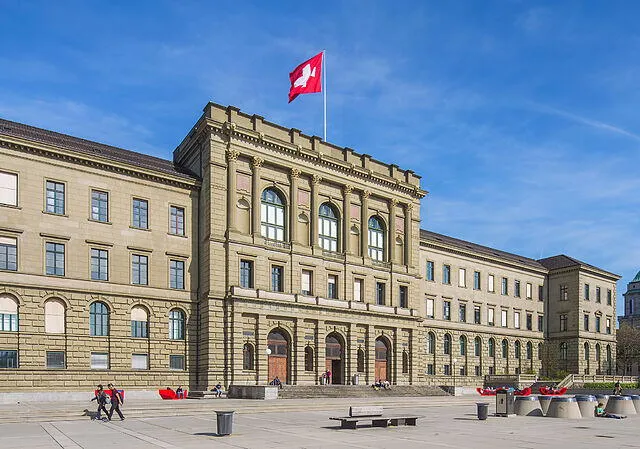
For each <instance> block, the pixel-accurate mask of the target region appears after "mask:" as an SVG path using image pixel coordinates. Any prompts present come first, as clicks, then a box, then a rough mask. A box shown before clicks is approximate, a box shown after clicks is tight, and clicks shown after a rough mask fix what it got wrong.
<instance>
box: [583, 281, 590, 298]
mask: <svg viewBox="0 0 640 449" xmlns="http://www.w3.org/2000/svg"><path fill="white" fill-rule="evenodd" d="M584 300H585V301H589V284H584Z"/></svg>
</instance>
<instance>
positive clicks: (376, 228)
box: [369, 217, 384, 261]
mask: <svg viewBox="0 0 640 449" xmlns="http://www.w3.org/2000/svg"><path fill="white" fill-rule="evenodd" d="M369 257H371V258H372V259H373V260H378V261H383V260H384V227H383V226H382V220H380V219H379V218H378V217H371V218H369Z"/></svg>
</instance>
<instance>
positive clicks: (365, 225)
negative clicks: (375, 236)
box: [360, 190, 371, 257]
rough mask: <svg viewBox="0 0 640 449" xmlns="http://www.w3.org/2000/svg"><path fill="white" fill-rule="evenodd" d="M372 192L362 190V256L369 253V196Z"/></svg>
mask: <svg viewBox="0 0 640 449" xmlns="http://www.w3.org/2000/svg"><path fill="white" fill-rule="evenodd" d="M370 196H371V192H369V191H368V190H363V191H362V196H361V200H360V204H361V205H360V249H361V252H362V257H367V256H368V255H369V249H368V240H369V236H368V233H369V197H370Z"/></svg>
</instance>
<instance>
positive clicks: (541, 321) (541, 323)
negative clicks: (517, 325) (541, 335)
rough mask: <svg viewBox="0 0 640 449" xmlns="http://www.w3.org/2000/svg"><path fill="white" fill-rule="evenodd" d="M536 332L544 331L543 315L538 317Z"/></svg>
mask: <svg viewBox="0 0 640 449" xmlns="http://www.w3.org/2000/svg"><path fill="white" fill-rule="evenodd" d="M538 331H539V332H542V331H544V315H538Z"/></svg>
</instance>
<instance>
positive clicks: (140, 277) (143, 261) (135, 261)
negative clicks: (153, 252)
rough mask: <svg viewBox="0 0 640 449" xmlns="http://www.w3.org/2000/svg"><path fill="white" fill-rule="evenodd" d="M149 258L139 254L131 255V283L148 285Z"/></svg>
mask: <svg viewBox="0 0 640 449" xmlns="http://www.w3.org/2000/svg"><path fill="white" fill-rule="evenodd" d="M148 273H149V258H148V257H147V256H142V255H140V254H132V255H131V283H132V284H136V285H147V284H148V283H149V276H148Z"/></svg>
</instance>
